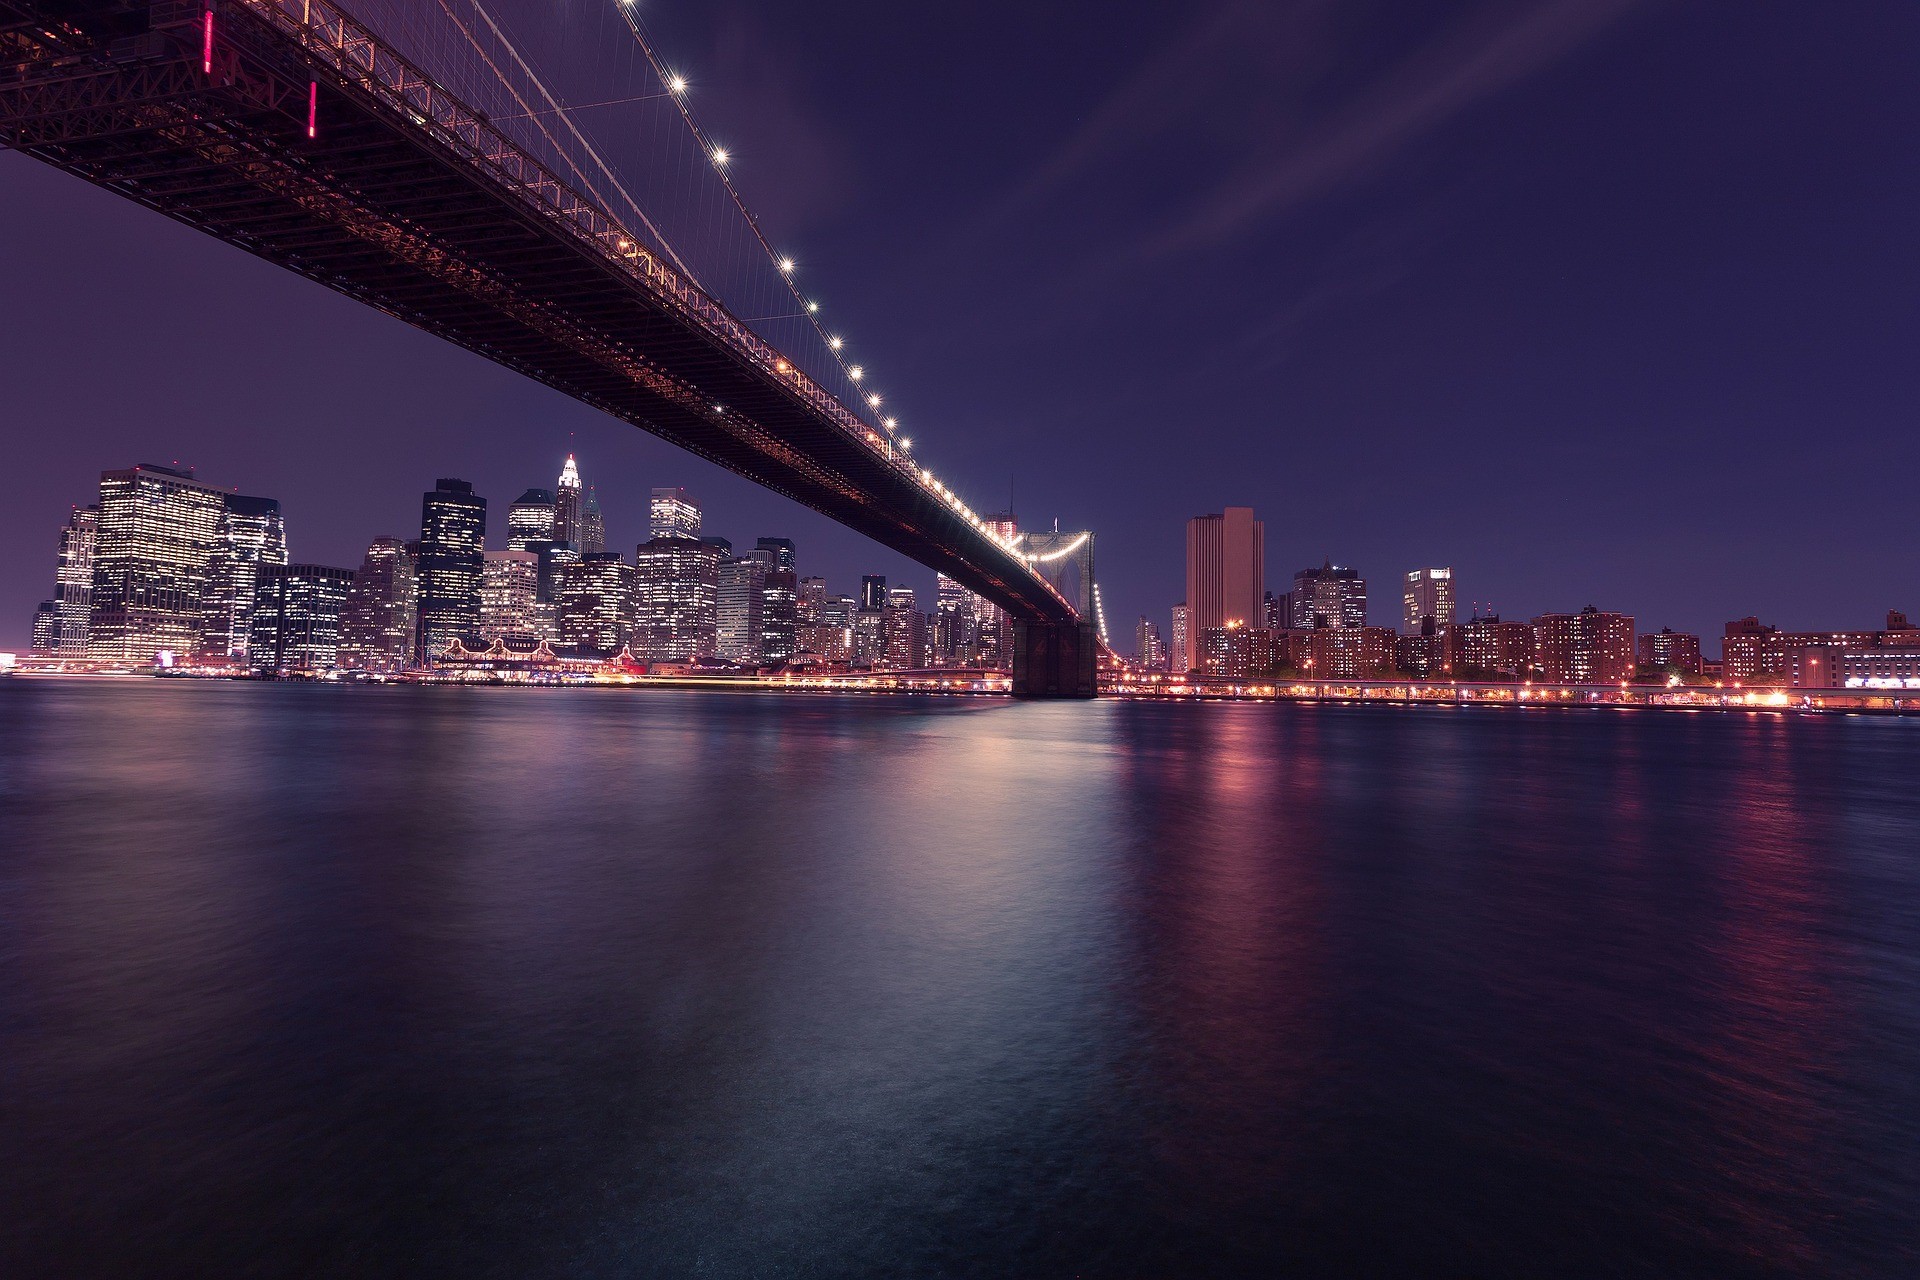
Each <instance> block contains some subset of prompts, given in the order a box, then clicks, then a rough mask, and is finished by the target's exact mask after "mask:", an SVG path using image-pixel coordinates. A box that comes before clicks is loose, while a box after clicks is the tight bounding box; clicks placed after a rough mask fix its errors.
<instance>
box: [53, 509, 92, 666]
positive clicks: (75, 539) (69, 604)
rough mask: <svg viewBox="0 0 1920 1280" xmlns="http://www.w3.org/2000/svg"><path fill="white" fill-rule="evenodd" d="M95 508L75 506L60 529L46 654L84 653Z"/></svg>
mask: <svg viewBox="0 0 1920 1280" xmlns="http://www.w3.org/2000/svg"><path fill="white" fill-rule="evenodd" d="M99 524H100V508H99V507H75V508H73V509H72V510H71V511H70V512H68V514H67V523H66V527H65V528H63V529H61V530H60V562H59V566H58V568H57V569H56V570H55V571H54V589H53V604H54V615H55V623H54V633H53V641H52V647H51V648H50V649H49V650H48V652H49V653H55V654H58V655H60V656H61V657H63V658H83V657H85V656H86V653H87V613H88V611H89V610H91V609H92V608H93V540H94V537H95V535H96V533H97V531H98V529H99Z"/></svg>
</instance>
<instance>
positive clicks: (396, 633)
mask: <svg viewBox="0 0 1920 1280" xmlns="http://www.w3.org/2000/svg"><path fill="white" fill-rule="evenodd" d="M415 568H416V566H415V552H413V551H410V550H408V549H407V544H406V543H405V542H403V541H401V540H400V539H399V538H375V539H374V540H373V542H372V544H371V545H370V546H368V547H367V554H366V558H365V559H363V560H362V561H361V562H360V567H359V568H358V569H356V570H354V574H353V582H352V583H351V584H349V585H348V587H347V598H346V601H345V603H344V604H343V605H342V606H341V609H340V652H339V664H340V666H341V667H343V668H345V669H348V670H354V671H369V672H375V673H381V674H390V673H392V672H395V671H404V670H406V668H407V666H408V665H409V664H410V663H411V662H412V661H413V655H414V649H415V645H414V632H415V630H416V629H417V627H418V625H419V609H420V604H419V599H418V595H417V592H416V589H415V582H414V574H415Z"/></svg>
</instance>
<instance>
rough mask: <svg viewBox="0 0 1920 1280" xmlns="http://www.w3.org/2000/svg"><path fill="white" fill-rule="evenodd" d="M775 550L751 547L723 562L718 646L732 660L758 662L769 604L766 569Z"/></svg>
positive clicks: (722, 653)
mask: <svg viewBox="0 0 1920 1280" xmlns="http://www.w3.org/2000/svg"><path fill="white" fill-rule="evenodd" d="M772 558H773V557H772V554H771V553H770V552H765V551H750V552H748V553H747V554H746V555H744V556H738V557H736V558H734V559H732V560H728V561H726V562H725V563H723V564H722V565H721V566H720V600H719V642H718V646H717V648H716V650H715V652H717V653H718V654H719V655H720V656H721V657H722V658H725V659H726V660H727V661H729V662H748V663H751V662H758V661H759V660H760V656H761V655H760V633H761V625H762V619H763V617H764V610H765V607H766V594H765V593H766V586H767V570H768V568H769V566H770V563H771V561H772Z"/></svg>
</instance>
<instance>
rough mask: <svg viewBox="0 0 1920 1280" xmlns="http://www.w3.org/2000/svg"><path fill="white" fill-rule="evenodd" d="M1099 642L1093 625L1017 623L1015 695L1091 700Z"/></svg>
mask: <svg viewBox="0 0 1920 1280" xmlns="http://www.w3.org/2000/svg"><path fill="white" fill-rule="evenodd" d="M1098 657H1099V642H1098V641H1097V640H1096V639H1095V637H1094V634H1093V624H1092V623H1090V622H1021V621H1019V620H1018V619H1016V620H1015V621H1014V624H1013V696H1014V697H1016V698H1091V697H1093V695H1094V692H1095V690H1094V671H1095V668H1096V665H1097V660H1098Z"/></svg>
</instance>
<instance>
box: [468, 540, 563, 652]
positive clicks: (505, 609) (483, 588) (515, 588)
mask: <svg viewBox="0 0 1920 1280" xmlns="http://www.w3.org/2000/svg"><path fill="white" fill-rule="evenodd" d="M539 580H540V556H539V554H538V553H537V552H533V551H489V552H487V553H486V559H485V560H484V561H483V562H482V563H481V565H480V638H481V639H482V640H485V641H486V642H487V643H489V644H491V643H493V642H494V641H495V640H508V639H512V640H534V639H546V638H548V637H547V636H546V635H545V628H543V627H542V626H541V625H540V617H539V606H540V600H539V590H538V588H539Z"/></svg>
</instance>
